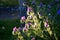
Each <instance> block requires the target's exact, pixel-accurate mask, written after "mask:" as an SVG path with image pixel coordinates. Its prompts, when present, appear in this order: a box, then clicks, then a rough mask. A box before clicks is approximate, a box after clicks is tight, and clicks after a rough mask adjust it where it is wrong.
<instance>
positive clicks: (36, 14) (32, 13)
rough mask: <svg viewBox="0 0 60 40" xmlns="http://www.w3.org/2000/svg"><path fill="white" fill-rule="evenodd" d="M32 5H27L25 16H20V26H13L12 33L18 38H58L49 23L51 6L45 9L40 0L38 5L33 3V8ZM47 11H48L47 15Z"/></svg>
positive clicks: (45, 39) (41, 39) (21, 39)
mask: <svg viewBox="0 0 60 40" xmlns="http://www.w3.org/2000/svg"><path fill="white" fill-rule="evenodd" d="M33 4H34V3H33ZM34 5H35V4H34ZM34 5H32V6H28V10H27V18H25V16H22V17H21V20H20V22H21V27H19V28H16V27H14V28H13V32H12V34H13V35H15V36H17V38H18V39H19V40H58V38H57V37H56V34H55V33H54V32H53V29H52V25H51V23H53V22H51V20H50V17H51V14H50V11H51V10H49V9H50V8H51V6H50V5H48V6H47V7H48V9H46V5H44V4H43V3H42V2H40V4H39V6H36V5H35V6H36V9H35V8H34ZM46 10H47V11H48V12H47V11H46ZM43 13H44V14H43ZM47 13H49V14H48V15H50V16H49V17H48V15H47Z"/></svg>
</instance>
